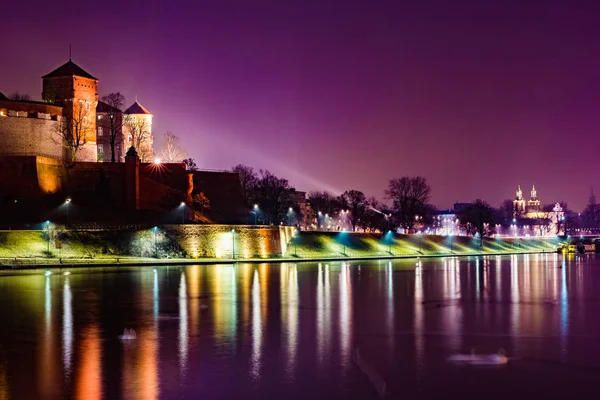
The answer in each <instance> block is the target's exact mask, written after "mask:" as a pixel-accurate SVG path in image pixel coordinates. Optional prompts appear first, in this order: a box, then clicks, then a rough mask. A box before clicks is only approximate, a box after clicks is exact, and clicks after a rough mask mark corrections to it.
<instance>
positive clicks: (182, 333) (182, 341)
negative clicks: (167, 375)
mask: <svg viewBox="0 0 600 400" xmlns="http://www.w3.org/2000/svg"><path fill="white" fill-rule="evenodd" d="M180 276H181V278H180V280H179V371H180V373H181V375H182V376H185V372H186V368H187V357H188V296H187V284H186V281H185V274H184V273H181V275H180Z"/></svg>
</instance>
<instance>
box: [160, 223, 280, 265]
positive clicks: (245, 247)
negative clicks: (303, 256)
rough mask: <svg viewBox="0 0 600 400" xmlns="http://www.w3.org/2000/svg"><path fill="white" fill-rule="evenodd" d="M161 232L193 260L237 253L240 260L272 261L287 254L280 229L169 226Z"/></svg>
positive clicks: (233, 226) (223, 256) (230, 226)
mask: <svg viewBox="0 0 600 400" xmlns="http://www.w3.org/2000/svg"><path fill="white" fill-rule="evenodd" d="M161 229H162V230H164V232H165V233H166V234H167V235H168V236H169V237H170V238H171V239H173V240H174V241H175V242H177V244H178V245H179V246H181V248H182V249H183V250H184V251H185V252H186V253H187V254H188V255H189V256H190V257H193V258H198V257H217V258H230V257H231V256H232V254H233V253H234V251H235V257H236V258H269V257H276V256H281V255H282V254H284V253H285V243H282V240H281V238H282V235H280V228H279V227H278V226H248V225H165V226H161ZM232 229H233V232H232ZM282 246H283V247H282Z"/></svg>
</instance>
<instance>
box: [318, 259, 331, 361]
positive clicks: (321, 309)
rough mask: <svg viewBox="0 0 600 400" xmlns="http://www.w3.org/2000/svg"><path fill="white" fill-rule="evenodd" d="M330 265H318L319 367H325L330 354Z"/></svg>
mask: <svg viewBox="0 0 600 400" xmlns="http://www.w3.org/2000/svg"><path fill="white" fill-rule="evenodd" d="M330 290H331V287H330V284H329V264H326V265H322V264H319V265H318V278H317V332H316V336H317V365H318V367H319V368H324V367H325V357H326V356H327V355H328V354H329V347H330V346H329V343H330V340H331V336H330V335H331V333H330V332H331V330H330V326H331V305H330V298H329V296H330V293H331V292H330Z"/></svg>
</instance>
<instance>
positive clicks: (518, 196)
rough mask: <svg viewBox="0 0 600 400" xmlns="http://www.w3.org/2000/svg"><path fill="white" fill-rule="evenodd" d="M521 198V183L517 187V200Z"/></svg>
mask: <svg viewBox="0 0 600 400" xmlns="http://www.w3.org/2000/svg"><path fill="white" fill-rule="evenodd" d="M522 198H523V191H522V190H521V185H519V186H518V187H517V200H521V199H522Z"/></svg>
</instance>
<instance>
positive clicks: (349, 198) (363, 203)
mask: <svg viewBox="0 0 600 400" xmlns="http://www.w3.org/2000/svg"><path fill="white" fill-rule="evenodd" d="M340 202H341V206H342V208H344V209H346V210H348V211H349V213H348V214H349V215H348V219H349V220H350V225H352V231H353V232H354V231H356V227H357V226H358V225H359V224H360V221H361V219H362V218H363V217H364V215H365V212H366V210H367V206H368V202H367V198H366V196H365V194H364V193H363V192H361V191H359V190H347V191H345V192H344V193H342V195H341V196H340Z"/></svg>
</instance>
